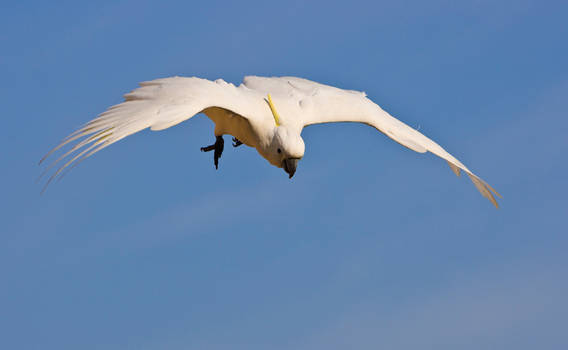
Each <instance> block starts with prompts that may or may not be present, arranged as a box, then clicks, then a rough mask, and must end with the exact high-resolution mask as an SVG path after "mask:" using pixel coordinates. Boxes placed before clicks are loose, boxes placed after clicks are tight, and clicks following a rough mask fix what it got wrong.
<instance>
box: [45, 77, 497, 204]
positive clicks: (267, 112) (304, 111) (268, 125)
mask: <svg viewBox="0 0 568 350" xmlns="http://www.w3.org/2000/svg"><path fill="white" fill-rule="evenodd" d="M124 98H125V101H124V102H122V103H120V104H118V105H115V106H112V107H110V108H109V109H108V110H107V111H106V112H104V113H102V114H100V115H99V116H98V117H97V118H95V119H93V120H91V121H89V122H88V123H86V124H85V125H84V126H83V127H82V128H80V129H79V130H77V131H75V132H73V133H72V134H71V135H69V136H68V137H66V138H65V139H64V140H63V141H62V142H61V143H60V144H59V145H58V146H56V147H55V148H53V149H52V150H51V151H50V152H49V153H47V154H46V155H45V156H44V157H43V158H42V159H41V161H40V164H41V163H42V162H43V161H44V160H45V159H46V158H47V157H49V156H50V155H51V154H53V153H54V152H55V151H57V150H59V149H60V148H62V147H63V146H65V145H68V144H70V143H73V142H74V145H73V146H72V147H71V148H70V149H69V150H68V151H67V152H65V153H64V154H63V155H61V156H60V157H59V158H57V159H56V160H55V161H54V162H53V163H52V164H51V165H50V166H49V167H48V168H47V169H46V170H45V172H44V174H45V173H47V172H48V171H49V170H50V169H52V168H53V167H54V166H55V165H56V164H61V161H62V160H63V159H66V158H70V159H68V160H67V161H66V162H64V163H63V164H62V165H60V166H59V168H58V169H57V170H56V171H55V172H54V174H53V175H52V176H51V177H50V178H49V180H48V181H47V183H46V185H45V186H46V187H47V185H48V184H49V183H50V182H51V180H53V179H54V178H55V177H56V176H58V175H62V173H61V172H62V171H63V170H64V169H66V168H68V169H70V168H72V167H73V166H74V165H76V164H78V163H79V162H80V161H82V160H84V159H86V158H88V157H89V156H91V155H93V154H94V153H96V152H98V151H100V150H102V149H103V148H105V147H107V146H110V145H112V144H113V143H115V142H117V141H118V140H121V139H122V138H124V137H126V136H129V135H132V134H134V133H136V132H138V131H140V130H144V129H146V128H150V129H151V130H154V131H157V130H163V129H167V128H169V127H172V126H174V125H176V124H178V123H181V122H182V121H184V120H187V119H189V118H191V117H193V116H194V115H196V114H199V113H204V114H205V115H206V116H207V117H209V118H210V119H211V120H212V121H213V122H214V123H215V131H214V134H215V138H216V139H215V143H214V144H212V145H210V146H207V147H203V148H201V151H203V152H209V151H214V152H213V160H214V164H215V167H216V168H217V167H218V164H219V158H220V157H221V154H222V153H223V148H224V141H223V135H225V134H229V135H232V136H233V146H234V147H238V146H240V145H242V144H245V145H247V146H249V147H254V148H255V149H256V150H257V151H258V153H259V154H260V155H261V156H262V157H264V158H265V159H266V160H267V161H268V162H269V163H270V164H272V165H274V166H275V167H278V168H282V169H284V171H285V172H286V173H287V174H288V176H289V177H290V178H292V176H294V174H295V173H296V169H297V167H298V162H299V161H300V160H301V159H302V157H303V156H304V151H305V149H306V147H305V144H304V140H303V139H302V136H301V133H302V129H303V128H304V127H306V126H308V125H313V124H321V123H335V122H358V123H363V124H367V125H370V126H372V127H374V128H376V129H377V130H379V131H381V132H382V133H384V134H385V135H387V136H388V137H390V138H391V139H393V140H395V141H396V142H398V143H400V144H401V145H403V146H406V147H408V148H410V149H411V150H413V151H416V152H420V153H425V152H426V151H430V152H432V153H434V154H435V155H437V156H439V157H441V158H443V159H445V160H446V161H447V162H448V164H449V165H450V168H451V169H452V170H453V171H454V173H455V174H456V175H458V176H459V175H460V170H463V171H464V172H466V173H467V175H468V176H469V177H470V179H471V180H472V181H473V183H474V185H475V186H476V187H477V189H478V190H479V192H481V194H482V195H483V196H484V197H486V198H488V199H489V200H490V201H491V202H492V203H493V204H494V205H495V206H496V207H497V206H498V205H497V201H496V200H495V197H494V194H495V195H497V196H500V195H499V194H498V193H497V192H496V191H495V190H494V189H493V188H492V187H491V186H489V184H487V183H486V182H485V181H483V180H482V179H481V178H479V177H478V176H477V175H475V174H474V173H472V172H471V171H470V170H469V169H468V168H467V167H466V166H465V165H463V164H462V163H461V162H460V161H459V160H457V159H456V158H454V157H453V156H452V155H451V154H449V153H448V152H446V151H445V150H444V149H443V148H442V147H441V146H440V145H438V144H437V143H435V142H434V141H432V140H431V139H429V138H427V137H426V136H424V135H423V134H422V133H420V132H418V131H417V130H415V129H413V128H412V127H410V126H408V125H406V124H404V123H403V122H401V121H400V120H398V119H396V118H394V117H392V116H391V115H390V114H388V113H387V112H385V111H384V110H383V109H381V107H379V106H378V105H377V104H375V103H374V102H373V101H371V100H370V99H368V98H367V97H366V94H365V93H363V92H359V91H353V90H343V89H339V88H336V87H332V86H328V85H324V84H320V83H316V82H313V81H310V80H307V79H302V78H296V77H257V76H248V77H245V78H244V80H243V83H242V84H241V85H239V86H235V85H233V84H230V83H227V82H225V81H223V80H222V79H218V80H215V81H210V80H207V79H201V78H197V77H191V78H187V77H170V78H164V79H156V80H152V81H147V82H143V83H140V87H139V88H137V89H135V90H133V91H132V92H130V93H128V94H126V95H125V96H124ZM72 164H73V166H71V167H69V166H70V165H72ZM44 189H45V187H44Z"/></svg>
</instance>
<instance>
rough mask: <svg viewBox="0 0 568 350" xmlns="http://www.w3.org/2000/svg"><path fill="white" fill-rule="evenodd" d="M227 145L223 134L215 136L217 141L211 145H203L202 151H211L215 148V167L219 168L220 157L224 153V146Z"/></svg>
mask: <svg viewBox="0 0 568 350" xmlns="http://www.w3.org/2000/svg"><path fill="white" fill-rule="evenodd" d="M224 147H225V141H224V140H223V136H217V137H216V138H215V143H214V144H212V145H211V146H207V147H201V152H209V151H213V150H215V152H214V153H213V161H214V162H215V169H219V158H221V154H223V148H224Z"/></svg>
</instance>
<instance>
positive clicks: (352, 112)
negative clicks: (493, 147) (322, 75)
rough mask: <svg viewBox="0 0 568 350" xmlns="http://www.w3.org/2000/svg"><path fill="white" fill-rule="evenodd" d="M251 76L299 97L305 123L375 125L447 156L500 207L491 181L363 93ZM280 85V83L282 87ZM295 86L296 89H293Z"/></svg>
mask: <svg viewBox="0 0 568 350" xmlns="http://www.w3.org/2000/svg"><path fill="white" fill-rule="evenodd" d="M268 79H270V80H267V78H261V77H248V81H246V80H245V81H246V83H247V84H248V85H249V86H254V87H256V88H259V89H267V88H272V89H275V90H277V91H280V92H282V93H286V94H288V95H289V96H296V97H297V98H298V99H299V103H298V104H299V105H300V106H301V107H300V108H302V113H301V115H302V118H303V119H302V123H303V126H308V125H313V124H320V123H334V122H359V123H364V124H368V125H370V126H373V127H375V128H376V129H377V130H379V131H381V132H382V133H384V134H385V135H387V136H388V137H390V138H391V139H393V140H394V141H396V142H398V143H400V144H401V145H403V146H405V147H408V148H410V149H411V150H413V151H416V152H420V153H425V152H427V151H429V152H432V153H434V154H435V155H437V156H438V157H440V158H442V159H445V160H446V161H447V162H448V164H449V166H450V168H451V170H452V171H453V172H454V173H455V174H456V175H458V176H459V175H460V170H463V171H465V172H466V173H467V174H468V176H469V178H470V179H471V181H472V182H473V184H474V185H475V187H476V188H477V189H478V190H479V192H480V193H481V194H482V195H483V196H484V197H486V198H487V199H489V200H490V201H491V203H493V204H494V205H495V206H496V207H498V204H497V201H496V200H495V196H498V197H501V195H499V193H497V191H495V190H494V189H493V188H492V187H491V186H489V184H487V183H486V182H485V181H483V180H482V179H481V178H479V177H478V176H477V175H475V174H474V173H473V172H471V171H470V170H469V169H468V168H467V167H466V166H465V165H464V164H462V163H461V162H460V161H459V160H457V159H456V158H455V157H454V156H452V155H451V154H450V153H448V152H447V151H446V150H445V149H443V148H442V147H441V146H440V145H438V144H437V143H436V142H434V141H433V140H431V139H429V138H428V137H426V136H425V135H423V134H422V133H420V132H419V131H417V130H416V129H414V128H412V127H410V126H408V125H406V124H405V123H403V122H401V121H400V120H398V119H396V118H394V117H393V116H391V115H390V114H388V113H387V112H386V111H384V110H383V109H381V108H380V107H379V106H378V105H377V104H375V103H374V102H372V101H371V100H370V99H368V98H367V97H366V95H365V93H363V92H356V91H352V90H342V89H338V88H335V87H332V86H327V85H323V84H319V83H315V82H311V81H309V80H305V79H299V78H291V77H282V78H268ZM277 86H280V88H279V89H278V88H277ZM294 87H298V88H296V90H293V89H294Z"/></svg>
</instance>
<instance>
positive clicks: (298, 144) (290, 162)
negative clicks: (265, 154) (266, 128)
mask: <svg viewBox="0 0 568 350" xmlns="http://www.w3.org/2000/svg"><path fill="white" fill-rule="evenodd" d="M305 149H306V146H305V145H304V140H302V137H301V136H300V133H298V132H296V131H294V130H292V129H290V128H287V127H285V126H278V127H276V130H275V132H274V137H273V138H272V143H271V145H270V147H269V153H270V155H269V156H270V159H269V161H270V163H272V164H273V165H275V166H277V167H279V168H283V169H284V171H285V172H286V173H288V176H289V177H290V178H292V176H294V173H295V172H296V168H297V167H298V162H299V161H300V159H302V157H303V156H304V151H305Z"/></svg>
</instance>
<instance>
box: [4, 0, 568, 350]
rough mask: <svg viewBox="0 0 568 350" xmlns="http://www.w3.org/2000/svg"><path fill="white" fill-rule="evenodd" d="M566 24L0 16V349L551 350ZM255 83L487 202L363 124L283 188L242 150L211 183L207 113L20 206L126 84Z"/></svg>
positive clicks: (419, 4) (559, 235)
mask: <svg viewBox="0 0 568 350" xmlns="http://www.w3.org/2000/svg"><path fill="white" fill-rule="evenodd" d="M567 13H568V5H567V4H566V2H562V1H558V2H555V1H511V2H507V1H468V2H456V1H429V2H426V1H396V2H395V1H389V2H382V3H381V2H377V1H369V2H362V1H342V2H340V3H333V2H329V1H309V2H308V1H305V0H304V1H259V2H248V1H235V2H234V3H231V4H229V3H224V2H216V1H179V2H174V1H159V2H158V1H156V2H149V1H140V0H137V1H133V0H126V1H88V2H87V1H85V2H80V1H57V2H47V1H19V2H11V3H5V4H3V5H2V11H0V50H1V55H0V67H1V68H0V69H1V72H0V73H1V76H2V81H3V84H1V86H0V96H1V97H0V98H1V101H2V115H3V117H2V127H1V128H0V133H1V137H0V146H1V149H2V152H0V157H1V164H2V175H1V176H2V182H1V183H2V184H1V186H2V187H1V188H2V192H1V193H2V196H1V198H2V200H1V201H0V213H1V214H0V215H1V225H2V226H1V234H0V333H1V335H0V348H2V349H42V350H43V349H58V350H62V349H247V350H250V349H294V350H303V349H306V350H308V349H322V350H324V349H325V350H330V349H521V350H522V349H566V348H568V331H567V320H566V319H567V317H568V301H567V299H566V296H567V295H568V280H567V278H566V276H567V273H566V271H567V269H568V258H567V254H566V251H567V248H568V238H567V232H568V225H567V220H568V200H567V198H568V185H567V184H566V174H567V172H568V166H567V163H566V153H567V152H568V137H567V136H566V134H567V132H568V116H567V112H566V111H567V110H568V97H567V96H568V69H567V62H568V41H567V38H568V24H567V22H566V14H567ZM250 74H255V75H295V76H301V77H305V78H309V79H313V80H316V81H320V82H322V83H327V84H332V85H336V86H339V87H343V88H348V89H356V90H363V91H366V92H367V94H368V96H369V97H370V98H371V99H373V100H374V101H375V102H377V103H378V104H379V105H381V106H382V107H383V108H384V109H386V110H387V111H389V112H390V113H391V114H392V115H394V116H395V117H397V118H400V119H401V120H403V121H405V122H406V123H408V124H409V125H411V126H413V127H416V128H420V131H421V132H423V133H425V134H426V135H427V136H429V137H431V138H433V139H434V140H436V141H437V142H439V143H440V144H441V145H442V146H444V147H445V148H446V149H447V150H448V151H449V152H450V153H452V154H453V155H455V156H456V157H457V158H459V159H460V160H461V161H463V162H464V163H465V164H466V165H467V166H468V167H469V168H470V169H472V170H473V171H474V172H476V173H477V174H478V175H480V176H481V177H482V178H484V179H485V180H486V181H487V182H489V183H490V184H491V185H493V186H494V187H495V188H496V189H497V190H498V191H499V192H500V193H501V194H502V195H503V197H504V198H503V199H502V200H500V204H501V208H500V209H499V210H496V209H495V208H494V207H493V206H492V205H491V203H490V202H489V201H487V200H486V199H485V198H483V197H482V196H481V195H480V194H479V193H478V192H477V190H476V189H475V187H474V186H473V185H472V184H471V182H470V181H469V180H468V179H467V178H457V177H456V176H455V175H454V174H453V173H452V172H451V170H450V168H449V167H448V166H447V164H446V163H445V162H444V161H442V160H440V159H438V158H437V157H435V156H433V155H432V154H426V155H424V154H418V153H414V152H412V151H410V150H408V149H405V148H404V147H402V146H400V145H399V144H397V143H395V142H393V141H392V140H390V139H389V138H387V137H386V136H384V135H382V134H380V133H378V132H377V131H375V130H374V129H372V128H370V127H367V126H364V125H356V124H336V125H321V126H312V127H308V128H306V129H305V130H304V132H303V134H302V136H303V137H304V140H305V143H306V154H305V157H304V159H303V160H302V162H301V163H300V165H299V167H298V171H297V173H296V176H295V177H294V179H293V180H292V181H290V180H288V178H287V176H286V174H285V173H284V172H283V171H282V170H281V169H277V168H274V167H272V166H271V165H269V164H268V162H266V161H265V160H264V159H262V158H261V157H260V156H259V155H258V154H257V153H256V151H255V150H253V149H250V148H246V147H241V148H238V149H232V147H228V148H226V150H225V153H224V155H223V158H222V159H221V162H220V168H219V170H218V171H215V169H214V166H213V160H212V155H211V154H203V153H201V152H199V147H201V146H205V145H208V144H210V143H211V142H212V141H213V140H214V137H213V128H212V126H213V124H212V122H211V121H209V120H208V119H207V118H206V117H204V116H198V117H196V118H194V119H192V120H190V121H188V122H185V123H183V124H180V125H178V126H176V127H175V128H171V129H168V130H165V131H161V132H151V131H148V130H146V131H143V132H141V133H139V134H136V135H134V136H131V137H129V138H127V139H125V140H123V141H121V142H119V143H117V144H115V145H113V146H112V147H109V148H107V149H105V150H104V151H102V152H100V153H98V154H97V155H96V156H95V157H92V158H91V159H89V160H88V161H86V162H83V163H82V164H81V165H80V166H79V167H77V168H75V169H74V170H73V171H72V172H70V173H69V174H68V175H67V176H66V177H65V178H64V179H63V181H60V182H58V183H55V184H53V186H51V187H50V188H48V190H47V192H46V193H45V194H44V195H42V196H40V190H41V187H42V186H41V184H39V183H35V182H34V181H35V179H36V178H37V176H38V175H39V174H40V172H41V168H40V167H38V166H37V161H38V160H39V159H40V158H41V156H42V155H43V154H44V153H45V152H46V151H47V150H49V149H50V148H51V147H53V146H54V145H56V144H57V142H58V141H59V140H60V139H61V138H62V137H64V136H66V135H67V134H68V133H70V132H71V131H73V130H75V128H77V127H78V126H80V125H81V124H83V123H84V122H86V121H88V120H89V119H91V118H93V117H94V116H96V115H97V114H98V113H100V112H102V111H104V110H105V108H107V107H108V106H110V105H112V104H115V103H118V102H120V101H121V100H122V95H123V94H124V93H126V92H129V91H130V90H132V89H133V88H135V87H136V84H137V83H138V82H139V81H145V80H150V79H154V78H159V77H167V76H172V75H183V76H199V77H204V78H209V79H216V78H223V79H225V80H227V81H229V82H232V83H235V84H238V83H240V81H241V80H242V77H243V76H244V75H250ZM226 141H228V138H227V137H226ZM227 143H228V142H227Z"/></svg>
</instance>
